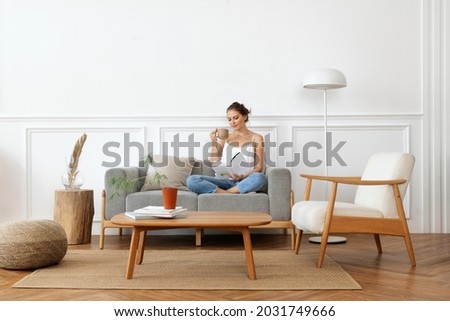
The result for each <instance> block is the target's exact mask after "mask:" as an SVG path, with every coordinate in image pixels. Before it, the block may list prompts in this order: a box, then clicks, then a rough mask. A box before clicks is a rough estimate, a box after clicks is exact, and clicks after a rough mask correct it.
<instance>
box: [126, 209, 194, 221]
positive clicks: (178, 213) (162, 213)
mask: <svg viewBox="0 0 450 321" xmlns="http://www.w3.org/2000/svg"><path fill="white" fill-rule="evenodd" d="M186 211H187V209H186V208H184V207H181V206H177V207H176V208H175V209H173V210H166V209H165V208H164V207H163V206H146V207H143V208H140V209H137V210H135V211H133V212H125V215H126V216H128V217H130V218H132V219H135V220H148V219H152V218H174V217H182V216H185V215H186Z"/></svg>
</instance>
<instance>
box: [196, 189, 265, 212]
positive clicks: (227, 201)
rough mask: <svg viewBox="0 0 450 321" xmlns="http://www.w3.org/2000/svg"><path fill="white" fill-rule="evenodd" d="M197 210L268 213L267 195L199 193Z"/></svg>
mask: <svg viewBox="0 0 450 321" xmlns="http://www.w3.org/2000/svg"><path fill="white" fill-rule="evenodd" d="M198 210H199V211H233V212H263V213H270V212H269V196H268V195H267V194H266V193H250V194H229V195H228V194H201V195H199V196H198Z"/></svg>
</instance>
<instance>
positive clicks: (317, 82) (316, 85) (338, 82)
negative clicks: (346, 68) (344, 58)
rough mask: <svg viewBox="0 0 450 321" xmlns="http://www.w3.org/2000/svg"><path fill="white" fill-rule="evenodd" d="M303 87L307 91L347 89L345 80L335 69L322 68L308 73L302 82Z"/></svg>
mask: <svg viewBox="0 0 450 321" xmlns="http://www.w3.org/2000/svg"><path fill="white" fill-rule="evenodd" d="M303 87H304V88H309V89H322V90H325V89H337V88H342V87H347V79H346V78H345V76H344V74H343V73H342V72H340V71H339V70H337V69H330V68H322V69H316V70H313V71H311V72H309V73H308V74H307V75H306V77H305V79H304V80H303Z"/></svg>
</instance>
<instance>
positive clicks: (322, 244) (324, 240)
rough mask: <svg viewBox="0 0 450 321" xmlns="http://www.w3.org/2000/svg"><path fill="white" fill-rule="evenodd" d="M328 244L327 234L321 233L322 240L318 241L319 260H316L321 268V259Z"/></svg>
mask: <svg viewBox="0 0 450 321" xmlns="http://www.w3.org/2000/svg"><path fill="white" fill-rule="evenodd" d="M327 245H328V234H327V235H324V234H322V241H321V242H320V251H319V260H318V261H317V267H318V268H321V267H322V265H323V260H324V258H325V252H326V251H327Z"/></svg>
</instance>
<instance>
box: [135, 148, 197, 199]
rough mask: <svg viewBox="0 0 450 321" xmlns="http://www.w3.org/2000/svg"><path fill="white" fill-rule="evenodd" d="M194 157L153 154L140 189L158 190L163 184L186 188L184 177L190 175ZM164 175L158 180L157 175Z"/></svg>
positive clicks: (181, 188)
mask: <svg viewBox="0 0 450 321" xmlns="http://www.w3.org/2000/svg"><path fill="white" fill-rule="evenodd" d="M193 166H194V159H192V158H189V157H176V156H167V155H153V164H149V165H148V168H147V175H146V177H145V182H144V186H142V189H141V191H149V190H159V189H161V188H162V186H163V185H165V186H171V187H176V188H178V189H179V190H188V188H187V187H186V178H187V177H188V176H189V175H191V173H192V168H193ZM158 174H160V175H164V176H165V177H166V179H164V180H162V181H158V179H157V177H156V176H157V175H158Z"/></svg>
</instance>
